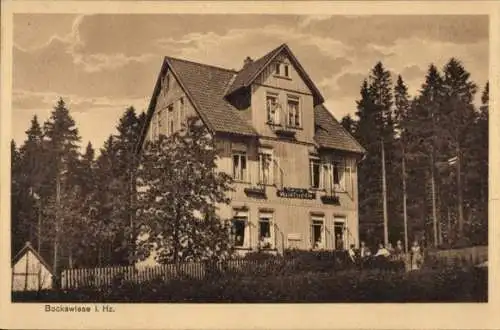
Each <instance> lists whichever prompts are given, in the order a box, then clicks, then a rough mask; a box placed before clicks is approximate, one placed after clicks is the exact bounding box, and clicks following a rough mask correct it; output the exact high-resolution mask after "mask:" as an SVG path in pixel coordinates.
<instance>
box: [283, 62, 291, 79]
mask: <svg viewBox="0 0 500 330" xmlns="http://www.w3.org/2000/svg"><path fill="white" fill-rule="evenodd" d="M283 77H287V78H290V64H288V63H283Z"/></svg>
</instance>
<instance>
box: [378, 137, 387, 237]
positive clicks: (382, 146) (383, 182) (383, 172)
mask: <svg viewBox="0 0 500 330" xmlns="http://www.w3.org/2000/svg"><path fill="white" fill-rule="evenodd" d="M380 144H381V148H382V149H381V151H382V195H383V203H384V244H385V246H387V243H389V228H388V227H389V226H388V220H387V186H386V177H385V176H386V174H385V146H384V140H383V139H382V140H381V141H380Z"/></svg>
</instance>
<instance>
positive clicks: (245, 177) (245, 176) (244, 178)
mask: <svg viewBox="0 0 500 330" xmlns="http://www.w3.org/2000/svg"><path fill="white" fill-rule="evenodd" d="M235 156H237V157H238V168H237V169H235V166H234V165H235V164H234V157H235ZM242 158H244V159H245V170H244V173H243V175H242V177H241V178H240V177H239V175H236V171H237V172H238V173H240V172H241V170H242V168H241V159H242ZM231 162H232V177H233V179H234V180H235V181H241V182H248V156H247V154H246V152H242V151H239V152H234V151H233V152H232V154H231Z"/></svg>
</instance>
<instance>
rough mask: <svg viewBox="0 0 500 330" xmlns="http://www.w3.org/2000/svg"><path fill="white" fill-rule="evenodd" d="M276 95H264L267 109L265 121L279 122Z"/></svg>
mask: <svg viewBox="0 0 500 330" xmlns="http://www.w3.org/2000/svg"><path fill="white" fill-rule="evenodd" d="M277 107H278V96H277V95H275V94H267V96H266V109H267V122H268V123H273V124H279V119H278V116H279V113H278V109H277Z"/></svg>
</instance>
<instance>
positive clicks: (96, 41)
mask: <svg viewBox="0 0 500 330" xmlns="http://www.w3.org/2000/svg"><path fill="white" fill-rule="evenodd" d="M12 61H13V62H12V84H13V85H12V115H11V116H12V134H11V135H12V136H11V155H10V157H11V180H10V183H11V185H10V191H11V235H10V236H11V247H10V250H11V270H12V278H11V279H12V281H11V290H12V296H11V299H12V302H16V303H18V302H52V303H63V302H64V303H76V302H129V303H144V302H150V303H151V302H157V303H181V302H182V303H320V302H321V303H338V302H344V303H345V302H354V303H361V302H371V303H375V302H393V303H397V302H488V145H489V144H488V110H489V106H488V104H489V85H488V82H489V17H488V16H486V15H468V16H453V15H449V16H444V15H426V16H417V15H394V16H387V15H385V16H384V15H382V16H380V15H365V16H340V15H324V16H316V15H257V14H254V15H252V14H238V15H222V14H213V15H212V14H197V15H193V14H84V15H80V14H78V15H77V14H37V13H26V14H15V15H13V54H12ZM68 308H71V307H68Z"/></svg>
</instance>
